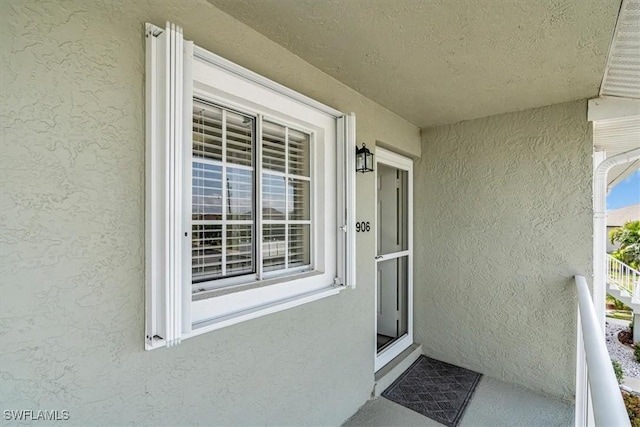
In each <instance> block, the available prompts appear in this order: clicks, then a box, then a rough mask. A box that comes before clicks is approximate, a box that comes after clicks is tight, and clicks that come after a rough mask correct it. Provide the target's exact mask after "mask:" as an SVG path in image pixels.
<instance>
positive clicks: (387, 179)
mask: <svg viewBox="0 0 640 427" xmlns="http://www.w3.org/2000/svg"><path fill="white" fill-rule="evenodd" d="M376 158H377V160H376V168H375V171H376V182H377V191H376V205H377V207H376V246H377V251H376V370H378V369H380V368H381V367H383V366H384V365H385V364H387V363H389V362H390V361H391V360H392V359H393V358H394V357H395V356H397V355H398V354H400V353H401V352H402V351H403V350H404V349H406V348H407V347H408V346H410V345H411V344H412V343H413V336H412V329H413V328H412V320H413V316H412V307H413V302H412V283H411V278H412V274H411V271H412V247H411V240H412V236H411V231H412V230H411V219H412V212H411V201H412V200H411V195H412V178H413V177H412V161H411V160H410V159H408V158H406V157H403V156H400V155H398V154H395V153H392V152H390V151H387V150H384V149H381V148H378V149H376Z"/></svg>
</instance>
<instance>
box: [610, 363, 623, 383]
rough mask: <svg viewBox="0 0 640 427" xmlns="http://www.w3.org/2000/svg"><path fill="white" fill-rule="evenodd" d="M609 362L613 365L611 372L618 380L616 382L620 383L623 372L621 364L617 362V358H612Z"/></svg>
mask: <svg viewBox="0 0 640 427" xmlns="http://www.w3.org/2000/svg"><path fill="white" fill-rule="evenodd" d="M611 364H612V365H613V372H614V373H615V374H616V379H617V380H618V384H622V380H623V379H624V372H622V366H620V363H618V361H617V360H612V361H611Z"/></svg>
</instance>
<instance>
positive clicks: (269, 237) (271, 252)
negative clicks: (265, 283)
mask: <svg viewBox="0 0 640 427" xmlns="http://www.w3.org/2000/svg"><path fill="white" fill-rule="evenodd" d="M284 233H285V226H284V225H280V224H277V225H274V224H266V225H264V226H263V227H262V263H263V265H262V268H263V270H264V271H274V270H282V269H283V268H284V267H285V262H284V257H285V253H286V250H285V234H284Z"/></svg>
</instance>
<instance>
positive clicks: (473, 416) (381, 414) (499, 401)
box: [343, 376, 574, 427]
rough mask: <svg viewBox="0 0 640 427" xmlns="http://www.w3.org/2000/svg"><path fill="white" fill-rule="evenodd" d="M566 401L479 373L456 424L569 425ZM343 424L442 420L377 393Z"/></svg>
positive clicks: (430, 423) (570, 417)
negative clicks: (428, 416) (480, 375)
mask: <svg viewBox="0 0 640 427" xmlns="http://www.w3.org/2000/svg"><path fill="white" fill-rule="evenodd" d="M573 416H574V408H573V404H572V403H570V402H566V401H562V400H559V399H554V398H551V397H548V396H545V395H542V394H537V393H534V392H532V391H530V390H527V389H525V388H523V387H520V386H517V385H513V384H508V383H505V382H502V381H499V380H496V379H494V378H489V377H484V376H483V377H482V379H481V380H480V383H479V384H478V387H477V388H476V391H475V393H474V394H473V397H472V398H471V402H470V403H469V406H467V409H466V411H465V413H464V415H463V416H462V420H461V422H460V425H459V427H475V426H478V427H485V426H486V427H495V426H527V427H537V426H540V427H550V426H572V425H573ZM343 426H345V427H355V426H367V427H377V426H380V427H383V426H384V427H388V426H426V427H432V426H433V427H436V426H442V424H440V423H438V422H436V421H433V420H432V419H430V418H427V417H425V416H423V415H421V414H419V413H417V412H414V411H412V410H411V409H408V408H405V407H404V406H401V405H398V404H397V403H395V402H392V401H390V400H387V399H385V398H383V397H380V398H378V399H375V400H371V401H369V402H367V403H366V404H365V405H364V406H363V407H362V408H360V410H359V411H358V412H356V413H355V414H354V415H353V416H352V417H351V418H349V420H347V421H346V422H345V423H344V424H343Z"/></svg>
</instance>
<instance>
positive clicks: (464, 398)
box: [382, 356, 482, 427]
mask: <svg viewBox="0 0 640 427" xmlns="http://www.w3.org/2000/svg"><path fill="white" fill-rule="evenodd" d="M481 376H482V375H481V374H479V373H477V372H473V371H470V370H468V369H464V368H460V367H458V366H454V365H450V364H448V363H444V362H440V361H439V360H435V359H431V358H429V357H426V356H420V357H419V358H418V360H416V361H415V362H413V365H411V366H410V367H409V369H407V370H406V371H405V372H404V373H403V374H402V375H400V377H399V378H398V379H397V380H395V381H394V382H393V384H391V385H390V386H389V388H387V389H386V390H385V391H383V392H382V395H383V396H384V397H386V398H387V399H389V400H392V401H394V402H396V403H399V404H400V405H402V406H404V407H406V408H409V409H412V410H414V411H416V412H418V413H420V414H422V415H424V416H426V417H429V418H431V419H432V420H435V421H437V422H439V423H442V424H444V425H447V426H449V427H456V426H457V425H458V423H459V422H460V419H461V418H462V414H463V413H464V410H465V409H466V407H467V405H468V404H469V400H470V399H471V395H472V394H473V391H474V390H475V388H476V386H477V385H478V382H479V381H480V377H481Z"/></svg>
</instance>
